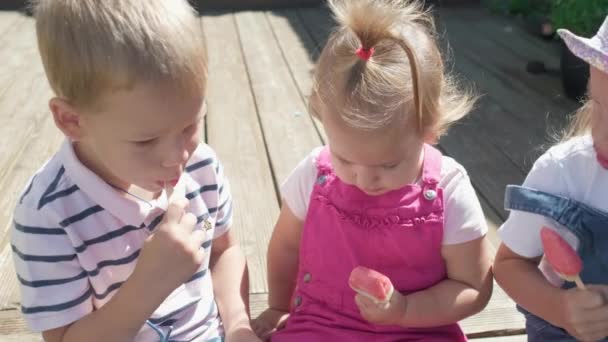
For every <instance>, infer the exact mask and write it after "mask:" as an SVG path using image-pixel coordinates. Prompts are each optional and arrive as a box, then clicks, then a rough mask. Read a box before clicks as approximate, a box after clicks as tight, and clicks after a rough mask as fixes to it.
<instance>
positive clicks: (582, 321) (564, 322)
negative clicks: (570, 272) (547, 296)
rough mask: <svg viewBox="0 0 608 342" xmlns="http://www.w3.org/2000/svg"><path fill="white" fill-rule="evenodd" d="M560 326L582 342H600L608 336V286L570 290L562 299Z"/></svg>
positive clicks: (565, 292) (591, 286) (592, 286)
mask: <svg viewBox="0 0 608 342" xmlns="http://www.w3.org/2000/svg"><path fill="white" fill-rule="evenodd" d="M562 303H563V305H562V309H561V310H562V314H561V317H562V319H561V322H559V323H560V324H559V325H560V326H561V327H562V328H564V329H565V330H566V331H568V333H569V334H570V335H572V336H574V337H575V338H576V339H577V340H580V341H584V342H587V341H599V340H602V339H604V338H606V337H607V336H608V286H607V285H588V286H587V289H586V290H579V289H576V288H574V289H570V290H567V291H564V293H563V297H562Z"/></svg>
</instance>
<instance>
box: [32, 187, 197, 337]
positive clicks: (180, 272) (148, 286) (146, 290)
mask: <svg viewBox="0 0 608 342" xmlns="http://www.w3.org/2000/svg"><path fill="white" fill-rule="evenodd" d="M187 204H188V201H187V200H186V199H185V198H184V199H182V200H177V201H175V202H172V203H171V204H170V205H169V208H168V210H167V214H166V215H165V218H164V219H163V222H162V223H161V224H160V225H159V227H158V229H157V231H156V232H155V233H154V234H153V235H151V236H150V237H149V238H148V239H147V240H146V242H145V244H144V247H143V248H142V251H141V253H140V256H139V259H138V262H137V266H136V267H135V270H134V271H133V274H132V275H131V276H130V277H129V279H128V280H127V281H126V282H125V283H124V284H123V285H122V286H121V287H120V289H119V290H118V291H117V292H116V294H115V295H114V296H113V297H112V299H111V300H110V301H109V302H108V303H107V304H106V305H104V306H102V307H101V308H100V309H99V310H96V311H93V312H91V313H90V314H88V315H86V316H84V317H83V318H81V319H80V320H78V321H76V322H74V323H72V324H71V325H69V326H65V327H61V328H57V329H52V330H49V331H45V332H44V333H43V337H44V339H45V341H47V342H72V341H74V342H80V341H91V342H95V341H100V342H101V341H103V342H105V341H116V342H121V341H125V342H127V341H129V342H130V341H133V338H134V337H135V336H136V335H137V333H138V332H139V330H140V329H141V327H142V326H143V325H144V324H145V321H146V320H147V319H148V318H149V317H150V315H152V313H153V312H154V310H156V308H157V307H158V306H159V305H160V304H161V303H162V302H163V301H164V300H165V298H166V297H167V296H168V295H169V294H170V293H171V291H173V290H174V289H175V288H177V287H178V286H179V285H180V284H183V282H184V281H186V280H187V279H188V278H189V277H191V276H192V274H194V272H195V271H196V270H197V269H198V268H199V267H200V265H201V264H202V262H203V261H204V260H205V255H204V252H203V251H202V249H201V248H200V246H201V244H202V243H203V241H204V239H205V233H204V232H203V231H202V230H194V228H195V226H196V217H195V216H194V215H192V214H184V208H185V207H186V205H187ZM167 270H172V272H167ZM161 275H162V276H161Z"/></svg>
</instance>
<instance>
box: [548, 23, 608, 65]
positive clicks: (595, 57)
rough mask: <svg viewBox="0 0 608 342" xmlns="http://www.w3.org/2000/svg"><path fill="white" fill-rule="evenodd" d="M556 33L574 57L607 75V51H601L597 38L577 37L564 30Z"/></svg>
mask: <svg viewBox="0 0 608 342" xmlns="http://www.w3.org/2000/svg"><path fill="white" fill-rule="evenodd" d="M557 33H558V34H559V36H560V37H561V38H562V40H563V41H564V43H566V46H568V49H569V50H570V51H571V52H572V53H573V54H574V55H575V56H577V57H578V58H580V59H582V60H584V61H585V62H587V63H589V65H592V66H594V67H596V68H598V69H600V70H601V71H603V72H605V73H608V51H602V50H601V42H600V39H599V38H597V37H595V38H591V39H589V38H583V37H579V36H577V35H575V34H574V33H572V32H570V31H568V30H565V29H559V30H557Z"/></svg>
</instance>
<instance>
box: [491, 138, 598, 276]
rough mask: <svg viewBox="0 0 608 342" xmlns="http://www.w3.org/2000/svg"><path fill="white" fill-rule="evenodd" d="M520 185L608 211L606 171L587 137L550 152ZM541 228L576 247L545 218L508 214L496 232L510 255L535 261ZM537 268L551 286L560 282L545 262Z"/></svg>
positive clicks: (539, 252)
mask: <svg viewBox="0 0 608 342" xmlns="http://www.w3.org/2000/svg"><path fill="white" fill-rule="evenodd" d="M523 186H525V187H528V188H533V189H536V190H540V191H544V192H548V193H551V194H554V195H559V196H563V197H567V198H570V199H573V200H576V201H579V202H582V203H585V204H587V205H589V206H591V207H594V208H597V209H599V210H601V211H606V212H608V201H606V194H607V193H608V170H605V169H604V168H603V167H602V166H601V165H600V164H599V163H598V161H597V157H596V153H595V149H594V148H593V140H592V138H591V136H589V135H586V136H583V137H577V138H573V139H570V140H568V141H567V142H564V143H562V144H559V145H556V146H554V147H552V148H551V149H549V150H548V151H547V152H546V153H545V154H543V155H542V156H541V157H540V158H538V160H537V161H536V162H535V163H534V166H533V167H532V169H531V170H530V173H529V174H528V176H527V177H526V180H525V181H524V184H523ZM543 226H548V227H550V228H554V229H556V230H558V231H559V232H560V233H561V235H562V236H563V237H564V239H566V240H567V241H568V242H569V243H570V244H571V245H572V246H573V247H574V248H577V247H578V239H577V238H576V237H575V235H574V234H573V233H571V232H570V231H568V230H567V229H566V228H565V227H562V226H561V225H559V224H558V223H557V222H555V221H554V220H552V219H549V218H547V217H545V216H542V215H538V214H532V213H526V212H523V211H516V210H514V211H511V212H510V214H509V218H508V219H507V221H505V223H504V224H503V225H502V227H501V228H500V229H499V235H500V238H501V239H502V241H503V243H504V244H505V245H506V246H507V247H509V248H510V249H511V250H512V251H513V252H515V253H517V254H519V255H521V256H524V257H527V258H535V257H539V256H541V255H543V246H542V242H541V239H540V230H541V228H542V227H543ZM607 229H608V228H607ZM540 268H541V270H542V271H543V273H544V274H545V277H546V278H547V279H548V280H549V281H550V282H551V283H553V284H555V285H557V286H559V285H560V284H561V283H562V282H561V280H559V278H558V277H557V276H556V274H555V273H554V272H553V270H552V269H551V268H550V267H549V265H548V264H546V263H545V261H544V260H543V261H541V265H540Z"/></svg>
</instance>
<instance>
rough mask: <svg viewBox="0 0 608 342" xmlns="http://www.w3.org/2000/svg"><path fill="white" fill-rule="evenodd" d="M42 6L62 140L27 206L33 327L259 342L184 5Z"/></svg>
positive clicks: (67, 2)
mask: <svg viewBox="0 0 608 342" xmlns="http://www.w3.org/2000/svg"><path fill="white" fill-rule="evenodd" d="M34 8H35V14H36V19H37V23H36V29H37V34H38V43H39V49H40V55H41V57H42V61H43V63H44V67H45V70H46V74H47V77H48V80H49V83H50V85H51V87H52V89H53V91H54V93H55V94H56V97H54V98H53V99H51V100H50V103H49V105H50V109H51V111H52V113H53V118H54V120H55V123H56V125H57V127H58V128H59V129H60V130H61V131H62V132H63V133H64V134H65V136H66V141H65V143H64V144H63V146H62V147H61V149H60V150H59V151H58V152H57V153H56V154H55V155H54V156H53V157H52V158H51V159H50V160H49V161H48V162H47V163H46V164H45V165H44V166H42V168H41V169H40V170H39V171H38V172H37V173H36V174H35V175H34V176H33V177H32V179H31V181H30V183H29V184H28V186H27V188H26V190H25V191H24V192H23V195H22V197H21V198H20V200H19V203H18V205H17V208H16V210H15V222H14V229H13V230H12V239H11V243H12V249H13V254H14V255H13V256H14V260H15V268H16V271H17V275H18V278H19V281H20V283H21V293H22V312H23V314H24V317H25V319H26V321H27V323H28V324H29V326H30V328H31V329H32V330H34V331H41V332H43V336H44V338H45V340H46V341H48V342H55V341H66V342H68V341H133V340H136V341H159V340H160V341H168V340H169V339H171V341H221V340H223V339H224V338H225V339H226V340H228V341H237V340H243V341H256V340H257V338H255V336H254V335H253V334H252V332H251V329H250V326H249V319H248V315H247V312H246V307H247V300H246V295H247V287H248V286H247V276H246V266H245V259H244V257H243V254H242V253H241V251H240V249H239V247H238V245H237V243H236V241H235V238H234V236H233V233H231V231H230V230H229V227H230V223H231V217H232V202H231V197H230V188H229V185H228V182H227V180H226V178H225V177H224V174H223V170H222V166H221V163H220V162H219V161H218V159H217V156H216V155H215V153H214V152H213V150H212V149H211V148H210V147H208V146H206V145H204V144H200V143H199V136H200V129H201V119H202V117H203V115H204V114H205V97H204V94H205V87H206V79H207V77H206V76H207V74H206V73H207V65H206V55H205V51H204V48H203V44H202V41H201V36H202V35H201V32H200V31H199V30H200V24H199V21H198V20H197V18H196V16H195V15H194V13H193V11H192V9H191V8H190V6H189V5H188V3H187V1H186V0H103V1H100V0H39V1H37V2H36V3H35V4H34ZM165 188H167V189H175V190H174V191H173V192H174V196H173V197H171V201H170V200H169V196H168V192H169V191H167V190H165ZM220 316H221V318H220Z"/></svg>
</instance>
